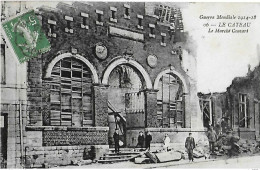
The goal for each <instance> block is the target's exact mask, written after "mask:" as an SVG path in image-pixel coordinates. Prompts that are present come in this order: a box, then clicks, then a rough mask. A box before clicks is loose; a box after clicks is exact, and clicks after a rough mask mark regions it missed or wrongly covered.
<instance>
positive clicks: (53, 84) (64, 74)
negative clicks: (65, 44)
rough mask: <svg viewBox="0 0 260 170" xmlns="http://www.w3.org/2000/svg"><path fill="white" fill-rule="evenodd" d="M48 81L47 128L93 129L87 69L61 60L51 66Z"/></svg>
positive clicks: (89, 76) (90, 83)
mask: <svg viewBox="0 0 260 170" xmlns="http://www.w3.org/2000/svg"><path fill="white" fill-rule="evenodd" d="M51 78H52V80H51V81H50V90H51V92H50V121H49V124H47V125H50V126H73V127H82V126H83V127H85V126H93V122H94V121H93V120H94V115H93V108H92V105H93V102H92V93H91V91H92V88H91V86H92V73H91V71H90V70H89V68H88V67H87V66H86V65H85V64H84V63H83V62H81V61H80V60H77V59H75V58H65V59H62V60H60V61H58V62H57V63H56V64H55V65H54V67H53V70H52V73H51ZM86 101H87V102H86ZM77 120H78V121H77ZM45 122H47V121H45ZM75 122H76V123H75Z"/></svg>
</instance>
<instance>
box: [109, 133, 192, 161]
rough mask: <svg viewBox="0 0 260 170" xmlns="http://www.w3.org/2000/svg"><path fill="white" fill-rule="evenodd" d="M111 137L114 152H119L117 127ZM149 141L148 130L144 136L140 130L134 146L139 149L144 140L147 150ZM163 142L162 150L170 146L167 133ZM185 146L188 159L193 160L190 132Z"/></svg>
mask: <svg viewBox="0 0 260 170" xmlns="http://www.w3.org/2000/svg"><path fill="white" fill-rule="evenodd" d="M113 138H114V142H115V153H119V147H120V145H119V142H120V137H119V131H118V129H116V130H115V133H114V135H113ZM151 141H152V135H151V133H150V132H147V134H146V136H145V137H144V133H143V132H142V131H140V132H139V136H138V139H137V145H136V147H135V148H137V147H141V149H143V147H144V142H145V146H146V149H147V150H148V151H149V150H150V144H151ZM163 143H164V145H163V148H164V150H165V151H168V148H169V146H170V137H169V136H168V134H165V137H164V139H163ZM185 148H186V149H187V152H188V156H189V161H194V159H193V149H194V148H195V140H194V138H193V137H192V133H189V136H188V137H187V138H186V141H185Z"/></svg>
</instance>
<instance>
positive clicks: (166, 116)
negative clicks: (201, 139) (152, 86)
mask: <svg viewBox="0 0 260 170" xmlns="http://www.w3.org/2000/svg"><path fill="white" fill-rule="evenodd" d="M165 75H167V76H168V78H167V77H165ZM171 76H172V77H173V78H174V79H175V81H174V82H170V81H171V79H170V77H171ZM165 78H166V81H168V82H166V84H167V83H168V84H167V85H168V87H165V85H164V83H163V82H164V79H165ZM167 79H168V80H167ZM160 82H161V87H159V90H160V91H161V95H162V96H161V100H160V99H159V98H160V97H159V96H158V95H159V93H157V122H158V123H159V127H162V128H172V127H178V126H177V125H178V124H180V125H181V128H184V127H185V109H184V105H185V102H184V101H185V96H184V94H183V91H182V88H183V84H182V82H181V80H180V79H179V77H178V76H176V75H174V74H171V73H166V74H164V75H163V76H162V77H161V78H160ZM173 84H179V87H178V90H177V92H176V96H177V95H178V98H179V99H177V98H176V96H175V99H174V101H171V94H172V92H171V85H173ZM166 88H167V89H169V94H168V95H169V100H168V101H165V100H164V90H165V89H166ZM172 120H173V121H172Z"/></svg>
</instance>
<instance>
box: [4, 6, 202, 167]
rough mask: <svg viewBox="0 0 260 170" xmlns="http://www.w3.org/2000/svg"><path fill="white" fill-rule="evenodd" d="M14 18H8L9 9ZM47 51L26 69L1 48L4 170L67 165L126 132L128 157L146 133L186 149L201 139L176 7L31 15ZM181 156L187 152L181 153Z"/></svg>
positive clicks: (72, 9) (62, 9) (66, 9)
mask: <svg viewBox="0 0 260 170" xmlns="http://www.w3.org/2000/svg"><path fill="white" fill-rule="evenodd" d="M5 10H8V9H5ZM35 13H36V15H37V17H38V19H39V20H40V22H41V24H42V29H43V31H44V33H45V34H46V36H47V37H48V39H49V41H50V43H51V50H50V51H49V52H47V53H45V54H43V55H40V56H37V57H35V58H32V59H30V60H29V61H28V62H25V63H23V64H20V63H19V62H18V60H17V59H16V57H15V56H12V54H11V53H10V50H9V49H8V46H6V45H5V42H4V40H3V39H2V42H1V48H2V50H1V51H2V53H1V120H2V122H4V124H2V126H3V127H1V131H2V132H3V133H1V150H2V155H1V157H2V160H4V161H6V162H7V167H8V168H15V167H16V168H20V167H22V166H27V167H42V166H43V164H52V165H67V164H70V163H71V161H72V160H77V159H82V155H83V151H84V148H90V147H91V146H94V147H95V149H96V157H97V159H98V157H100V156H101V155H102V154H103V153H104V152H107V151H108V149H109V147H111V146H113V143H114V141H113V138H112V135H113V133H114V131H115V129H116V128H118V129H119V130H120V138H121V140H122V141H123V142H124V146H123V147H134V146H135V145H136V144H137V137H138V133H139V131H150V132H151V133H152V135H153V140H152V144H151V145H152V147H161V145H162V142H163V138H164V136H165V134H166V133H167V134H169V137H170V138H171V143H172V144H173V147H174V146H179V145H181V146H183V145H184V139H185V137H186V136H188V132H190V131H192V132H194V136H195V138H196V139H198V138H199V136H200V135H199V134H201V133H203V127H202V115H201V112H200V111H199V103H198V97H197V87H196V83H197V81H196V76H194V73H196V60H195V59H194V56H192V55H191V54H190V49H188V46H187V36H188V35H187V33H185V32H184V31H183V22H182V20H183V19H182V13H181V10H180V9H179V8H178V7H168V6H165V5H160V4H156V3H143V2H138V3H137V2H130V3H126V2H116V3H113V2H108V3H104V2H98V3H95V2H92V3H84V2H73V3H72V5H70V4H66V3H58V4H57V8H50V7H44V6H43V7H40V8H38V10H37V11H36V12H35ZM183 147H184V146H183Z"/></svg>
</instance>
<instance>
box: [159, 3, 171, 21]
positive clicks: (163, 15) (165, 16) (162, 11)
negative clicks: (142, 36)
mask: <svg viewBox="0 0 260 170" xmlns="http://www.w3.org/2000/svg"><path fill="white" fill-rule="evenodd" d="M171 11H172V8H171V7H169V6H163V5H160V6H159V22H162V23H169V22H170V19H171Z"/></svg>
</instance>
